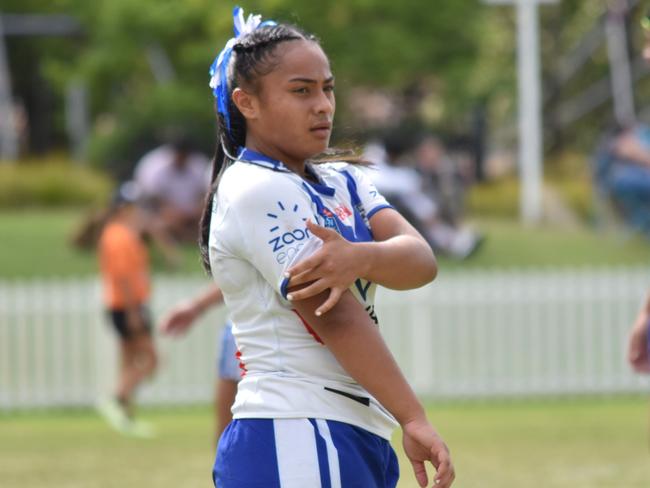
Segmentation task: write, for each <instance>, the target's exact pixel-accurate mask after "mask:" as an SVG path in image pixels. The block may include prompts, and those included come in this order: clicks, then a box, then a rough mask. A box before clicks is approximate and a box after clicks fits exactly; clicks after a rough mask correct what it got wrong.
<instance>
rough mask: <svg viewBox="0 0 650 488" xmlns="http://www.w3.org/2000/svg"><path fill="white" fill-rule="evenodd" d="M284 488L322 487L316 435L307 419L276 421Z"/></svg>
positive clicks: (274, 425) (281, 481)
mask: <svg viewBox="0 0 650 488" xmlns="http://www.w3.org/2000/svg"><path fill="white" fill-rule="evenodd" d="M273 431H274V434H275V453H276V455H277V458H278V473H279V475H280V486H281V487H282V488H305V487H309V488H312V487H313V488H321V482H320V471H319V469H318V451H317V450H316V432H314V427H313V426H312V425H311V422H309V420H307V419H273Z"/></svg>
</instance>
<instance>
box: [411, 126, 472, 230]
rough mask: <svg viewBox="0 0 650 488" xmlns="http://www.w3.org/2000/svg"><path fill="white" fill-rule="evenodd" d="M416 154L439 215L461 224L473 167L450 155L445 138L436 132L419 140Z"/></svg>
mask: <svg viewBox="0 0 650 488" xmlns="http://www.w3.org/2000/svg"><path fill="white" fill-rule="evenodd" d="M414 158H415V162H416V165H417V170H418V172H419V173H420V175H422V180H423V183H424V189H425V191H426V192H427V193H429V194H431V195H434V196H435V198H436V201H437V202H438V205H439V207H440V211H439V214H440V218H441V219H442V220H443V221H445V222H447V223H449V224H451V225H458V224H459V223H460V222H461V220H462V218H463V209H464V201H465V188H466V187H467V185H468V184H469V183H470V181H471V180H472V179H473V175H472V174H471V169H470V168H468V167H467V166H465V167H463V166H461V164H459V161H458V159H457V158H452V157H450V156H449V154H448V153H447V151H446V149H445V146H444V145H443V143H442V141H440V139H438V138H437V137H435V136H433V135H426V136H424V137H422V139H421V140H420V141H419V142H418V143H417V145H416V147H415V151H414Z"/></svg>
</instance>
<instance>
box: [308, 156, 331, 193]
mask: <svg viewBox="0 0 650 488" xmlns="http://www.w3.org/2000/svg"><path fill="white" fill-rule="evenodd" d="M305 172H306V173H307V174H309V175H310V176H311V177H312V178H314V179H315V180H317V181H318V183H314V182H313V181H311V180H306V182H307V183H308V184H309V186H311V187H312V188H313V189H314V190H316V191H317V192H318V193H320V194H322V195H325V196H328V197H333V196H334V195H335V194H336V189H335V188H332V187H331V186H327V185H326V184H325V183H323V180H322V178H320V177H319V176H318V174H317V173H316V172H315V171H314V169H313V168H312V167H311V166H310V165H308V164H307V165H305Z"/></svg>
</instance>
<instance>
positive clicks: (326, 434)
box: [316, 419, 341, 488]
mask: <svg viewBox="0 0 650 488" xmlns="http://www.w3.org/2000/svg"><path fill="white" fill-rule="evenodd" d="M316 426H317V427H318V433H319V434H320V436H321V437H322V438H323V440H324V441H325V445H326V446H327V462H328V464H329V470H330V481H331V483H332V488H341V470H340V468H339V451H338V450H337V449H336V446H335V445H334V441H333V440H332V435H331V434H330V428H329V425H327V420H323V419H316Z"/></svg>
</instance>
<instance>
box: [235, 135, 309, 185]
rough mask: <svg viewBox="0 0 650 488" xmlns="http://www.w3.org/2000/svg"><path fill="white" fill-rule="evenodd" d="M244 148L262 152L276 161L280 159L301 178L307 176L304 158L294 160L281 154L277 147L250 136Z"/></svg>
mask: <svg viewBox="0 0 650 488" xmlns="http://www.w3.org/2000/svg"><path fill="white" fill-rule="evenodd" d="M246 148H247V149H250V150H251V151H255V152H257V153H260V154H264V156H267V157H269V158H272V159H275V160H276V161H281V162H282V163H283V164H284V165H285V166H286V167H287V168H288V169H290V170H291V171H293V172H294V173H296V174H298V175H300V176H301V177H303V178H305V177H306V176H307V174H306V172H305V161H304V160H294V159H292V158H291V157H289V156H288V155H286V154H283V153H282V151H279V150H278V149H277V148H274V147H271V146H269V145H268V144H265V143H264V142H263V141H260V140H258V139H255V138H252V137H247V138H246Z"/></svg>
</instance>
